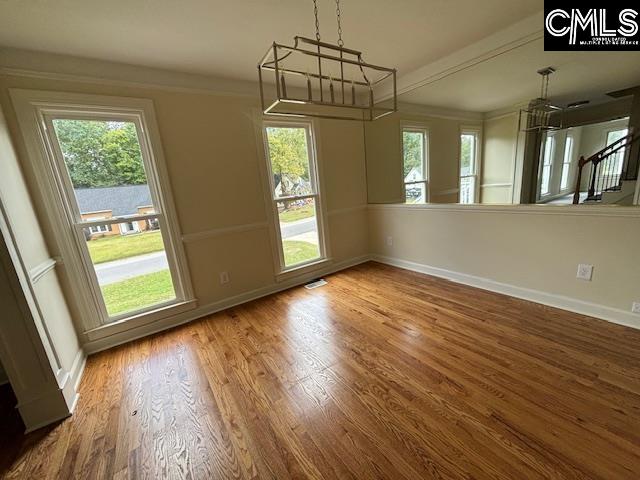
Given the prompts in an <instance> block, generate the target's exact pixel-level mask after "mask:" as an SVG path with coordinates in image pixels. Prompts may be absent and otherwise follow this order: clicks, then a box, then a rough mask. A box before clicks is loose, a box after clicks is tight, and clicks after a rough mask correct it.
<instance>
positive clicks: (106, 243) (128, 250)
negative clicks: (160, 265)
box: [87, 231, 164, 264]
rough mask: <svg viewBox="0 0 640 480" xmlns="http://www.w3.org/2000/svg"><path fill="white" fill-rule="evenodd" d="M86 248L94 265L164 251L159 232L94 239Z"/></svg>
mask: <svg viewBox="0 0 640 480" xmlns="http://www.w3.org/2000/svg"><path fill="white" fill-rule="evenodd" d="M87 247H88V248H89V254H90V255H91V260H93V263H94V264H97V263H104V262H110V261H112V260H120V259H123V258H128V257H135V256H136V255H144V254H145V253H152V252H159V251H161V250H164V245H163V244H162V236H161V235H160V231H155V232H145V233H137V234H133V235H114V236H113V237H104V238H96V239H95V240H90V241H88V242H87Z"/></svg>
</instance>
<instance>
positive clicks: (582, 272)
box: [576, 263, 593, 282]
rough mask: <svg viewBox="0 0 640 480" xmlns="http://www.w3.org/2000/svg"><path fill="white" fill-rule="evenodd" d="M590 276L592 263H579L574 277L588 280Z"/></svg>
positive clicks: (591, 275)
mask: <svg viewBox="0 0 640 480" xmlns="http://www.w3.org/2000/svg"><path fill="white" fill-rule="evenodd" d="M592 277H593V265H589V264H587V263H581V264H580V265H578V273H577V274H576V278H579V279H580V280H586V281H587V282H590V281H591V278H592Z"/></svg>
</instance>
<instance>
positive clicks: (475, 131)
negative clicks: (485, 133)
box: [458, 126, 482, 203]
mask: <svg viewBox="0 0 640 480" xmlns="http://www.w3.org/2000/svg"><path fill="white" fill-rule="evenodd" d="M463 135H473V136H474V137H475V141H474V147H475V149H474V150H475V151H474V158H473V160H474V161H473V173H471V174H469V175H464V176H463V175H462V168H461V167H462V136H463ZM481 143H482V129H481V128H480V127H465V126H463V127H461V128H460V136H459V144H458V202H460V195H461V194H462V179H463V178H473V202H472V203H480V188H481V186H480V178H481V171H482V144H481Z"/></svg>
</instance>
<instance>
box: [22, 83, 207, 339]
mask: <svg viewBox="0 0 640 480" xmlns="http://www.w3.org/2000/svg"><path fill="white" fill-rule="evenodd" d="M10 94H11V97H12V100H13V103H14V105H15V107H16V113H17V116H18V122H19V124H20V129H21V132H22V135H23V138H24V140H25V144H26V147H27V153H28V156H29V158H30V160H31V164H32V165H33V167H34V173H35V177H36V181H37V182H38V186H39V190H40V192H41V194H42V196H43V200H44V204H45V208H46V211H47V218H48V221H49V223H50V226H51V229H52V231H53V233H54V236H55V239H56V241H57V243H58V244H59V247H60V251H61V254H62V259H63V264H64V267H65V269H66V270H67V274H66V275H65V278H66V281H67V282H68V285H69V288H70V289H71V291H73V295H72V296H71V301H73V302H74V303H75V304H76V306H77V308H78V311H79V312H80V314H81V318H80V323H81V324H82V328H83V329H84V331H85V333H86V334H87V336H88V338H89V339H90V340H94V339H99V338H103V337H105V336H108V335H112V334H114V333H119V332H122V331H125V330H128V329H130V328H135V327H137V326H141V325H144V324H148V323H150V322H153V321H156V320H159V319H162V318H166V317H168V316H171V315H175V314H178V313H181V312H183V311H186V310H190V309H192V308H195V306H196V302H195V299H194V295H193V289H192V286H191V282H190V275H189V270H188V266H187V261H186V256H185V253H184V249H183V245H182V242H181V238H182V237H181V234H180V230H179V227H178V222H177V215H176V212H175V207H174V205H173V198H172V195H171V190H170V187H169V186H170V184H169V181H168V174H167V170H166V165H165V162H164V157H163V153H162V145H161V143H160V135H159V131H158V127H157V124H156V121H155V111H154V108H153V103H152V102H151V101H150V100H146V99H134V98H121V97H108V96H101V95H83V94H71V93H63V92H44V91H35V90H19V89H11V90H10ZM55 118H65V119H79V120H82V119H84V120H108V121H125V122H132V123H134V124H135V126H136V131H137V134H138V140H139V143H140V148H141V150H142V158H143V162H144V167H145V173H146V176H147V183H148V185H149V189H150V191H151V195H152V199H153V202H154V206H155V213H152V214H145V215H135V216H128V217H127V218H122V217H112V218H108V219H86V220H83V219H82V216H81V214H80V211H79V209H78V206H77V201H76V200H75V194H74V191H73V185H72V184H71V179H70V177H69V175H68V172H67V169H66V165H65V164H64V158H63V156H62V152H61V150H60V146H59V144H58V142H57V140H56V138H55V136H54V135H55V134H54V129H53V124H52V121H53V120H54V119H55ZM152 218H157V219H158V221H159V223H160V230H161V231H162V236H163V241H164V247H165V252H166V255H167V259H168V263H169V268H170V271H171V277H172V280H173V286H174V289H175V293H176V298H175V300H172V301H169V302H164V303H160V304H156V305H153V306H150V307H148V308H145V309H141V310H136V311H135V312H131V313H124V314H121V315H117V316H112V317H109V315H108V314H107V311H106V307H105V304H104V300H103V297H102V292H101V290H100V287H99V285H98V281H97V276H96V273H95V269H94V267H93V264H92V262H91V258H90V256H89V252H88V249H87V247H86V240H85V238H84V232H83V230H84V229H85V228H90V227H92V226H97V225H113V224H118V223H121V222H123V221H129V222H130V221H132V219H133V220H147V219H152Z"/></svg>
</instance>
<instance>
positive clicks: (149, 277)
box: [102, 270, 176, 315]
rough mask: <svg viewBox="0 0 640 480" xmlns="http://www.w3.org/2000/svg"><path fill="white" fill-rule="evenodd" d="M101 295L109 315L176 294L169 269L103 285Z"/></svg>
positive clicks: (128, 310)
mask: <svg viewBox="0 0 640 480" xmlns="http://www.w3.org/2000/svg"><path fill="white" fill-rule="evenodd" d="M102 295H103V296H104V302H105V304H106V305H107V312H109V315H117V314H119V313H124V312H132V311H134V310H140V309H141V308H144V307H148V306H150V305H154V304H156V303H161V302H165V301H167V300H171V299H172V298H175V296H176V294H175V292H174V290H173V284H172V282H171V273H170V272H169V270H161V271H159V272H154V273H148V274H146V275H140V276H139V277H135V278H129V279H127V280H123V281H122V282H116V283H110V284H108V285H104V286H103V287H102Z"/></svg>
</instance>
